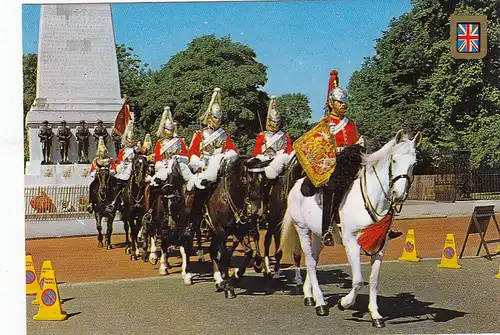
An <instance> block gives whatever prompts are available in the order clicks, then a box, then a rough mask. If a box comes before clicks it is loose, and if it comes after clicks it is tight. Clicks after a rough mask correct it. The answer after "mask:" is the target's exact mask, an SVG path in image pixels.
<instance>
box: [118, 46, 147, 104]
mask: <svg viewBox="0 0 500 335" xmlns="http://www.w3.org/2000/svg"><path fill="white" fill-rule="evenodd" d="M116 57H117V60H118V73H119V76H120V90H121V93H122V95H126V96H127V103H128V104H129V105H130V107H131V108H132V109H137V108H139V104H140V102H139V100H140V98H139V97H140V96H141V95H142V94H143V92H144V89H145V87H146V83H147V80H148V78H149V76H150V75H151V73H152V71H151V69H150V68H149V64H147V63H143V62H142V60H141V59H140V58H139V56H137V55H136V54H135V53H134V49H133V48H132V47H127V46H126V45H125V44H117V45H116Z"/></svg>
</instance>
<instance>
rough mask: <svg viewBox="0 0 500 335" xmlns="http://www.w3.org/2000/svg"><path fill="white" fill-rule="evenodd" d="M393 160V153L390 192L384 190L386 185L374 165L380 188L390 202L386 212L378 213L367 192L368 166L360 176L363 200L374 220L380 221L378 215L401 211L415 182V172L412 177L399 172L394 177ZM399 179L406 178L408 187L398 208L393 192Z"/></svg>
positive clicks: (390, 170) (390, 169) (390, 166)
mask: <svg viewBox="0 0 500 335" xmlns="http://www.w3.org/2000/svg"><path fill="white" fill-rule="evenodd" d="M393 162H394V160H393V159H392V155H391V157H390V163H389V190H388V192H386V191H385V190H384V186H383V185H382V182H381V181H380V178H379V176H378V173H377V169H376V168H375V166H374V165H373V166H372V169H373V172H374V174H375V176H376V177H377V180H378V183H379V185H380V188H381V189H382V192H384V197H385V201H386V202H388V203H389V209H388V210H387V212H386V213H385V214H380V213H378V212H377V210H376V209H375V207H374V206H373V204H372V202H371V201H370V197H369V196H368V193H367V189H368V185H367V183H366V170H367V169H366V166H365V167H363V174H362V177H361V178H360V186H361V195H362V197H363V201H364V203H365V209H366V211H367V212H368V214H369V215H370V217H371V219H372V220H373V221H374V222H377V221H378V219H377V216H378V217H381V218H382V217H384V216H386V215H393V214H394V212H396V213H400V212H401V210H402V209H403V202H404V201H405V200H406V198H407V197H408V193H409V190H410V187H411V184H412V183H413V174H412V176H411V177H410V175H408V174H406V173H405V174H399V175H397V176H395V177H394V174H393V172H392V163H393ZM399 179H406V188H405V198H404V199H403V200H402V201H401V202H400V203H399V208H398V204H397V203H396V201H395V199H394V196H393V193H394V192H393V190H394V185H395V184H396V182H397V181H398V180H399ZM387 193H389V194H387Z"/></svg>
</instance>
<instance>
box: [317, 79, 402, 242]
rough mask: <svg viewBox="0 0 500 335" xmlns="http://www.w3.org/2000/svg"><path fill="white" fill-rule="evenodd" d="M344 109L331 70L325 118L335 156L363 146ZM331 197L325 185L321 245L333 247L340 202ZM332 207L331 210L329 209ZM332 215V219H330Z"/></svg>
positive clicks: (342, 93) (342, 94) (343, 93)
mask: <svg viewBox="0 0 500 335" xmlns="http://www.w3.org/2000/svg"><path fill="white" fill-rule="evenodd" d="M346 108H347V91H346V90H345V89H343V88H341V87H339V77H338V71H337V70H333V71H331V72H330V80H329V82H328V97H327V103H326V108H325V114H326V115H325V116H326V117H329V121H330V131H331V133H332V134H333V135H334V136H335V142H336V146H337V154H339V153H340V152H341V151H342V150H343V149H344V148H345V147H346V146H348V145H353V144H360V145H362V146H364V140H363V138H362V137H360V136H359V135H358V129H357V127H356V123H355V122H354V121H353V120H350V119H349V118H348V117H347V116H345V112H346ZM338 195H340V194H338ZM332 196H333V191H332V190H331V189H330V188H329V187H328V185H325V186H324V187H323V234H324V235H323V244H324V245H327V246H331V245H333V235H332V233H331V230H332V227H333V225H334V224H335V219H336V217H337V214H336V213H337V212H338V210H339V206H340V203H341V201H342V199H340V198H339V197H335V198H334V199H332ZM342 196H343V194H342ZM332 200H333V201H332ZM332 202H333V203H332ZM332 205H333V208H331V207H332ZM332 213H333V214H334V218H332ZM400 235H401V233H394V232H392V231H390V233H389V237H390V238H395V237H398V236H400Z"/></svg>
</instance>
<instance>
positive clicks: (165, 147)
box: [148, 106, 191, 214]
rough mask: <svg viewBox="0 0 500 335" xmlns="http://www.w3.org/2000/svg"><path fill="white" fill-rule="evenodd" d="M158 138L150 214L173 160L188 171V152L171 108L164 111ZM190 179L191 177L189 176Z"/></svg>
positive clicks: (154, 155)
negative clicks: (178, 131) (178, 132)
mask: <svg viewBox="0 0 500 335" xmlns="http://www.w3.org/2000/svg"><path fill="white" fill-rule="evenodd" d="M156 136H158V138H159V140H158V141H156V145H155V149H154V152H153V154H152V157H151V158H152V159H153V160H152V164H154V175H153V176H152V177H150V178H148V180H149V181H150V185H151V186H150V196H149V211H148V213H149V214H152V213H153V204H154V202H155V201H156V200H157V199H158V196H159V195H160V194H159V192H160V187H161V185H162V184H163V183H164V182H165V181H166V180H167V178H168V175H169V172H171V169H172V164H173V160H174V159H177V160H178V161H179V163H181V164H183V165H184V166H186V169H184V170H185V171H188V170H189V168H188V167H187V164H188V151H187V148H186V143H185V142H184V139H183V138H182V137H180V136H179V135H178V134H177V127H176V124H175V122H174V119H173V117H172V112H171V111H170V107H169V106H167V107H165V108H164V110H163V114H162V116H161V121H160V125H159V127H158V130H157V131H156ZM188 172H189V171H188ZM188 177H191V175H190V176H188Z"/></svg>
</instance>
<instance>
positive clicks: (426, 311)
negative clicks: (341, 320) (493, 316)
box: [327, 293, 467, 324]
mask: <svg viewBox="0 0 500 335" xmlns="http://www.w3.org/2000/svg"><path fill="white" fill-rule="evenodd" d="M342 296H343V295H341V294H334V295H331V296H330V297H329V298H328V301H327V303H328V305H330V306H335V305H336V304H337V302H338V301H339V300H340V298H341V297H342ZM377 302H378V307H379V312H380V314H382V315H383V316H384V318H385V319H386V321H391V320H393V321H392V322H388V323H390V324H405V323H415V322H422V321H427V320H432V321H434V322H447V321H450V320H453V319H455V318H459V317H463V316H465V315H466V314H467V313H465V312H460V311H456V310H452V309H445V308H435V307H431V306H432V305H433V304H434V303H433V302H424V301H420V300H418V299H416V298H415V295H414V294H412V293H400V294H397V295H395V296H391V297H384V296H378V297H377ZM349 311H353V313H352V317H351V318H346V320H350V321H355V322H371V320H370V319H369V318H368V319H363V317H364V316H365V315H367V314H369V313H368V295H367V294H359V295H358V297H357V298H356V303H355V304H354V306H352V307H351V308H349V310H348V311H347V312H349ZM368 317H369V315H368ZM407 318H409V319H407ZM398 319H405V320H398Z"/></svg>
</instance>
